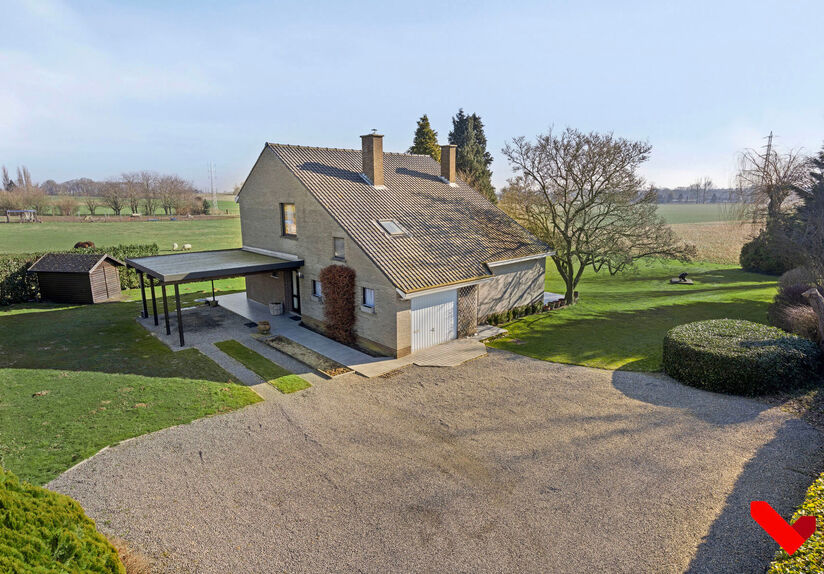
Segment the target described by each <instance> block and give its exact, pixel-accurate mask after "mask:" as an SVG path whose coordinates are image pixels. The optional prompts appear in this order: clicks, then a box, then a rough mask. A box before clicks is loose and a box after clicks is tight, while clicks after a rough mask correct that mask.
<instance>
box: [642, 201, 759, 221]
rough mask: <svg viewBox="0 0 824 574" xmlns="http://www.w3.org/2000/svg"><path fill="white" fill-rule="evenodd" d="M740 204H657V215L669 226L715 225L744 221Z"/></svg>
mask: <svg viewBox="0 0 824 574" xmlns="http://www.w3.org/2000/svg"><path fill="white" fill-rule="evenodd" d="M742 207H743V206H742V204H740V203H659V204H658V214H659V215H661V217H663V218H664V221H666V222H667V223H670V224H676V223H715V222H719V221H738V220H741V219H745V217H743V215H742V211H743V210H742Z"/></svg>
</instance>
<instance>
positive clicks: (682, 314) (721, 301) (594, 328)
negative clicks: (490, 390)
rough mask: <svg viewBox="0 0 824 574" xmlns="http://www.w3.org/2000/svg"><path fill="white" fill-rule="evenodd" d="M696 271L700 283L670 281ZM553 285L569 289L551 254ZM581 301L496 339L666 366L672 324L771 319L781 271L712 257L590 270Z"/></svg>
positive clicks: (624, 364)
mask: <svg viewBox="0 0 824 574" xmlns="http://www.w3.org/2000/svg"><path fill="white" fill-rule="evenodd" d="M682 271H688V272H689V274H690V278H691V279H693V280H694V281H695V285H693V286H678V285H669V283H668V282H669V279H670V277H674V276H676V275H678V273H680V272H682ZM547 290H548V291H553V292H562V291H563V286H562V283H561V281H560V280H559V279H558V274H557V271H556V270H555V268H554V265H553V264H552V263H551V262H550V263H549V266H548V269H547ZM578 291H580V293H581V298H580V300H579V302H578V304H576V305H574V306H572V307H568V308H565V309H559V310H555V311H550V312H548V313H543V314H540V315H533V316H530V317H525V318H523V319H521V320H519V321H515V322H513V323H510V324H508V325H506V328H507V329H508V330H509V334H508V335H507V336H506V337H504V338H501V339H498V340H496V341H493V342H492V343H491V346H493V347H497V348H501V349H507V350H509V351H512V352H515V353H520V354H522V355H527V356H530V357H535V358H537V359H543V360H547V361H555V362H559V363H572V364H577V365H587V366H590V367H599V368H605V369H619V368H620V369H626V370H633V371H658V370H660V369H661V354H662V341H663V337H664V334H665V333H666V332H667V331H668V330H669V329H670V328H672V327H674V326H676V325H680V324H682V323H688V322H691V321H700V320H703V319H720V318H733V319H746V320H750V321H757V322H760V323H766V322H767V316H766V313H767V305H768V304H769V302H770V301H772V298H773V296H774V295H775V291H776V281H775V278H774V277H769V276H766V275H758V274H755V273H746V272H744V271H742V270H741V269H739V268H733V267H731V266H729V265H718V264H711V263H691V264H681V263H677V262H663V263H651V264H647V265H643V266H640V267H639V268H638V270H637V271H635V272H628V273H623V274H621V275H617V276H610V275H609V274H606V273H600V274H595V273H592V272H589V271H588V272H586V273H585V274H584V277H583V279H582V281H581V284H580V285H579V287H578Z"/></svg>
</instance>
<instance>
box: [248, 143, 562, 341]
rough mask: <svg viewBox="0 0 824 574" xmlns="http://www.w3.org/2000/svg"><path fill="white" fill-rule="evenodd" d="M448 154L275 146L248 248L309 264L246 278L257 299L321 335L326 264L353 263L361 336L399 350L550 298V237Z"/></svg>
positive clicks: (259, 180) (252, 200) (259, 189)
mask: <svg viewBox="0 0 824 574" xmlns="http://www.w3.org/2000/svg"><path fill="white" fill-rule="evenodd" d="M441 157H442V161H441V163H440V164H438V162H436V161H435V160H433V159H432V158H430V157H429V156H424V155H413V154H406V153H384V151H383V136H382V135H379V134H369V135H365V136H361V149H360V150H357V149H329V148H318V147H303V146H294V145H280V144H272V143H267V144H266V145H265V147H264V148H263V151H262V152H261V154H260V156H259V157H258V159H257V162H256V163H255V165H254V167H253V168H252V171H251V173H250V174H249V176H248V178H247V179H246V181H245V183H244V184H243V187H242V188H241V190H240V192H239V194H238V196H237V201H238V203H239V206H240V218H241V229H242V238H243V250H244V251H247V252H253V253H258V254H262V255H268V256H271V257H274V258H278V260H281V261H293V262H299V267H297V268H293V269H289V270H286V269H283V270H280V271H275V272H271V273H258V274H254V275H248V276H246V293H247V297H248V299H250V300H251V301H255V302H258V303H263V304H269V303H283V305H284V307H285V310H286V312H288V313H293V314H296V315H300V317H301V320H302V321H303V322H304V324H306V325H307V326H309V327H310V328H314V329H317V330H321V331H322V330H323V327H324V324H323V321H324V309H323V305H324V303H323V285H322V284H321V283H320V280H319V275H320V272H321V270H322V269H323V268H324V267H326V266H328V265H348V266H349V267H351V268H353V269H354V270H355V272H356V274H357V290H356V297H357V301H356V303H357V308H356V314H357V323H356V326H355V331H356V335H357V341H358V344H359V345H360V346H362V347H364V348H368V349H372V350H374V351H377V352H380V353H383V354H388V355H391V356H398V357H400V356H404V355H407V354H409V353H410V352H414V351H417V350H420V349H423V348H426V347H430V346H433V345H436V344H439V343H442V342H444V341H447V340H450V339H454V338H456V337H462V336H466V335H471V334H474V333H475V331H476V328H477V325H478V323H479V322H480V321H483V320H484V318H485V317H486V316H487V315H488V314H490V313H495V312H500V311H506V310H508V309H511V308H514V307H518V306H523V305H527V304H531V303H533V302H536V301H540V300H542V297H543V293H544V273H545V262H546V256H547V255H548V254H549V249H548V247H547V245H546V244H544V243H543V242H541V241H539V240H538V239H536V238H535V237H534V236H532V235H531V234H530V233H529V232H527V231H526V230H525V229H524V228H523V227H521V226H520V225H518V224H517V223H516V222H515V221H513V220H512V219H511V218H510V217H508V216H507V215H506V214H505V213H504V212H502V211H501V210H500V209H498V208H497V207H495V206H494V205H492V204H491V203H489V202H488V201H487V200H486V199H484V198H483V197H482V196H481V195H480V194H479V193H477V192H476V191H474V190H473V189H472V188H471V187H470V186H469V185H467V184H466V183H465V182H463V181H461V180H460V179H458V178H457V177H456V166H455V162H456V147H455V146H452V145H447V146H443V147H442V153H441ZM296 265H298V263H296Z"/></svg>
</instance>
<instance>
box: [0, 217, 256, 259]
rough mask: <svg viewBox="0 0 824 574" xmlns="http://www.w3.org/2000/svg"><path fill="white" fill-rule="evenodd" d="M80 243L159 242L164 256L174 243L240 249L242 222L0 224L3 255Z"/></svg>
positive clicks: (197, 247) (195, 247) (196, 248)
mask: <svg viewBox="0 0 824 574" xmlns="http://www.w3.org/2000/svg"><path fill="white" fill-rule="evenodd" d="M78 241H92V242H94V243H95V244H96V245H101V246H106V245H118V244H121V243H157V245H158V246H159V247H160V251H161V253H171V249H172V244H173V243H177V244H178V245H181V246H182V245H183V244H184V243H189V244H191V246H192V249H193V250H194V251H206V250H209V249H230V248H233V247H240V246H241V239H240V219H239V218H237V217H227V218H225V219H191V220H186V219H183V220H180V221H168V220H162V221H117V222H95V223H80V222H67V221H66V222H64V221H48V219H47V220H46V221H45V222H44V223H25V224H20V223H0V249H1V250H2V252H3V253H31V252H38V251H48V250H62V249H71V248H72V247H73V246H74V244H75V243H77V242H78Z"/></svg>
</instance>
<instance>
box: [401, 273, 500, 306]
mask: <svg viewBox="0 0 824 574" xmlns="http://www.w3.org/2000/svg"><path fill="white" fill-rule="evenodd" d="M492 279H494V277H481V278H478V279H474V280H473V279H470V280H469V281H456V282H455V283H447V284H446V285H440V286H437V287H427V288H425V289H421V290H419V291H411V292H408V293H407V292H404V291H401V290H400V289H398V288H395V291H397V293H398V295H399V296H400V298H401V299H403V300H404V301H408V300H410V299H415V298H416V297H423V296H424V295H432V294H434V293H442V292H444V291H452V290H453V289H458V288H460V287H470V286H471V285H479V284H481V283H486V282H487V281H492Z"/></svg>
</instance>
